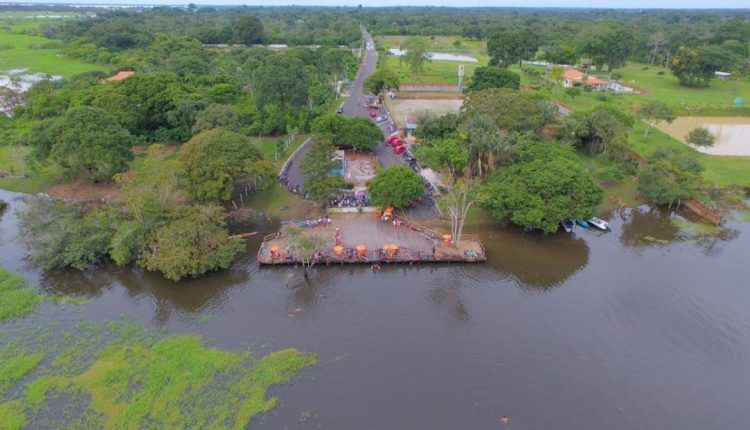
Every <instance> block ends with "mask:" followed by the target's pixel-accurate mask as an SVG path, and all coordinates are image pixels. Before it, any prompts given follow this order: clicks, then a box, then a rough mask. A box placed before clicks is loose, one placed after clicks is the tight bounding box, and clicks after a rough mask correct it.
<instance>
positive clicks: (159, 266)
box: [138, 205, 245, 281]
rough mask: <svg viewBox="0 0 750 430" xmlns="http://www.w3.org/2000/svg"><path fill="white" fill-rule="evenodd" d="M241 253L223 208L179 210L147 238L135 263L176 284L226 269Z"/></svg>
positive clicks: (240, 243)
mask: <svg viewBox="0 0 750 430" xmlns="http://www.w3.org/2000/svg"><path fill="white" fill-rule="evenodd" d="M243 249H245V243H244V242H243V241H242V240H241V239H236V238H232V237H230V236H229V233H228V232H227V229H226V221H225V214H224V210H223V209H222V208H220V207H218V206H200V205H198V206H178V207H177V208H176V209H174V211H173V213H172V214H171V216H170V219H169V221H168V222H167V223H166V224H165V225H164V226H163V227H161V228H159V229H157V230H155V231H154V232H153V233H152V234H151V235H150V237H149V239H148V241H147V244H146V247H145V248H144V251H143V254H142V255H141V257H140V258H139V260H138V263H139V264H140V265H141V266H143V267H144V268H146V270H152V271H159V272H162V273H163V274H164V277H166V278H167V279H171V280H173V281H178V280H180V279H182V278H185V277H195V276H199V275H202V274H204V273H206V272H210V271H212V270H217V269H226V268H227V267H229V266H230V265H231V264H232V262H233V261H234V256H235V255H236V254H237V253H238V252H240V251H242V250H243Z"/></svg>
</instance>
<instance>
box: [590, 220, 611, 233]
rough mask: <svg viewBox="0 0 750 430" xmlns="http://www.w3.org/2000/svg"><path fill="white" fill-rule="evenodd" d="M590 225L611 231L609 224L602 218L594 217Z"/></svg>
mask: <svg viewBox="0 0 750 430" xmlns="http://www.w3.org/2000/svg"><path fill="white" fill-rule="evenodd" d="M589 224H593V225H594V226H595V227H596V228H599V229H602V230H609V223H608V222H607V221H604V220H603V219H601V218H597V217H592V218H590V219H589Z"/></svg>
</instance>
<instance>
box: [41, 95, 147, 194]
mask: <svg viewBox="0 0 750 430" xmlns="http://www.w3.org/2000/svg"><path fill="white" fill-rule="evenodd" d="M32 141H34V142H35V143H36V145H37V147H36V154H37V156H38V157H40V158H44V157H46V156H47V155H49V156H50V157H51V158H52V159H53V160H55V161H56V162H57V163H58V164H59V165H60V166H62V167H63V168H64V169H65V170H66V172H67V173H68V174H70V175H72V176H80V177H84V178H86V179H89V180H91V181H94V182H97V181H103V180H107V179H110V178H111V177H112V176H113V175H114V174H115V173H119V172H122V171H124V170H125V169H127V167H128V162H129V161H130V160H131V159H132V158H133V156H132V154H131V153H130V146H131V143H132V137H131V135H130V133H128V131H127V130H125V129H124V128H122V127H121V126H120V125H119V124H118V123H117V121H116V120H115V118H114V117H113V116H112V115H110V114H109V113H107V112H106V111H104V110H101V109H95V108H90V107H84V106H82V107H75V108H71V109H69V110H68V111H67V112H66V113H65V114H64V115H63V116H61V117H59V118H56V119H52V120H48V121H47V122H45V123H42V124H39V125H38V126H37V127H35V128H34V129H33V131H32Z"/></svg>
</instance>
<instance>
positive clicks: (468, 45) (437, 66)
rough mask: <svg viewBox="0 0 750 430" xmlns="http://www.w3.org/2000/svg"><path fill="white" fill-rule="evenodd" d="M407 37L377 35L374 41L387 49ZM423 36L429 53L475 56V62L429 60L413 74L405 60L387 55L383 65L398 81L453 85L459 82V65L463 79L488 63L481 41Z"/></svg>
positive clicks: (396, 46)
mask: <svg viewBox="0 0 750 430" xmlns="http://www.w3.org/2000/svg"><path fill="white" fill-rule="evenodd" d="M406 39H407V36H388V37H380V38H377V43H378V45H379V46H381V47H383V48H385V49H386V50H387V49H390V48H399V47H400V46H401V44H403V42H404V41H405V40H406ZM424 39H425V40H427V43H428V44H429V49H430V52H451V53H460V54H465V55H470V56H473V57H475V58H476V59H477V60H478V62H477V63H472V62H461V61H441V60H431V61H429V62H427V63H426V64H425V67H424V70H423V71H422V72H421V73H420V74H418V75H416V76H415V75H413V74H412V73H411V71H410V70H409V69H408V68H407V67H406V64H405V63H402V62H400V61H399V58H398V57H396V56H393V55H388V56H387V57H386V58H385V60H384V61H385V66H386V67H387V68H389V69H391V70H393V71H394V72H396V74H398V77H399V79H400V80H401V82H420V83H437V84H456V83H458V66H459V65H461V64H463V65H464V67H465V70H466V78H469V77H471V76H473V75H474V69H476V68H477V67H481V66H486V65H487V63H488V62H489V58H488V57H487V49H486V47H485V42H483V41H479V40H470V39H462V38H459V37H451V36H435V37H425V38H424ZM455 42H458V45H454V43H455Z"/></svg>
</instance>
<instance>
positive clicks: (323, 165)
mask: <svg viewBox="0 0 750 430" xmlns="http://www.w3.org/2000/svg"><path fill="white" fill-rule="evenodd" d="M333 156H334V146H333V143H332V142H331V137H330V136H329V135H324V134H318V135H315V137H314V138H313V142H312V143H311V144H310V149H308V150H307V153H306V154H305V156H304V157H302V161H301V163H302V164H300V171H301V172H302V173H303V174H304V175H305V184H304V187H303V189H302V191H303V192H304V193H305V194H306V195H308V196H309V197H310V199H312V200H313V201H315V202H317V203H319V204H321V205H322V204H326V203H327V202H328V201H329V200H331V199H332V198H334V197H335V196H337V195H338V194H339V193H340V191H339V190H340V189H341V188H342V187H343V186H344V180H343V179H342V178H341V175H339V174H337V173H335V172H334V170H335V169H337V168H338V167H339V166H337V165H336V163H335V162H334V161H333Z"/></svg>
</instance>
